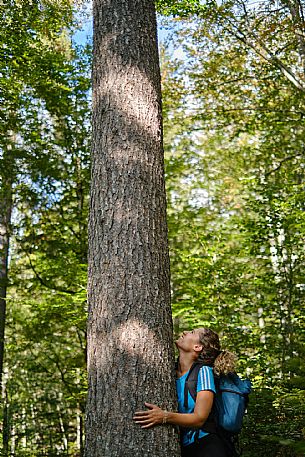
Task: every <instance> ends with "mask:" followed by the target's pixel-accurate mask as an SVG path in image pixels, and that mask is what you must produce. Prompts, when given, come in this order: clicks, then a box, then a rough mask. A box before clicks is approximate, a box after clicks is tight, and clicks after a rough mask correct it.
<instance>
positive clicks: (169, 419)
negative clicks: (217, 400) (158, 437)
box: [165, 411, 207, 428]
mask: <svg viewBox="0 0 305 457" xmlns="http://www.w3.org/2000/svg"><path fill="white" fill-rule="evenodd" d="M165 414H166V415H165V418H166V419H165V422H166V423H168V424H172V425H178V426H179V427H190V428H200V427H202V425H203V424H204V423H205V421H206V420H207V417H202V416H198V414H195V413H190V414H184V413H174V412H171V411H166V413H165Z"/></svg>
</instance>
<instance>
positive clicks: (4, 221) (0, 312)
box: [0, 176, 12, 392]
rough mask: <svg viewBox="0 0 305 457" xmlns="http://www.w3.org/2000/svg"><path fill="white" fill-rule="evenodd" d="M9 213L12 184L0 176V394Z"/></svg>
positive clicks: (10, 211)
mask: <svg viewBox="0 0 305 457" xmlns="http://www.w3.org/2000/svg"><path fill="white" fill-rule="evenodd" d="M11 213H12V183H11V180H10V179H7V178H5V177H3V176H2V183H1V189H0V392H1V385H2V374H3V361H4V331H5V318H6V289H7V277H8V254H9V233H10V223H11Z"/></svg>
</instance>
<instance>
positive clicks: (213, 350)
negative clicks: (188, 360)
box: [198, 327, 237, 376]
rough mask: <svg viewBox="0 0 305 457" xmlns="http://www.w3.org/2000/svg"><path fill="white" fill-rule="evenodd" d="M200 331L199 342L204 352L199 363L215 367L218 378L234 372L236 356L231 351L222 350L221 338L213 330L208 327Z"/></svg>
mask: <svg viewBox="0 0 305 457" xmlns="http://www.w3.org/2000/svg"><path fill="white" fill-rule="evenodd" d="M198 330H199V332H198V333H199V342H200V345H202V352H201V353H200V355H199V357H198V361H199V362H203V363H205V364H206V365H209V366H211V367H213V370H214V373H215V374H216V375H217V376H220V375H226V374H228V373H232V372H234V371H235V365H236V360H237V357H236V355H234V354H233V353H232V352H230V351H226V350H224V351H222V350H221V348H220V342H219V336H218V334H217V333H216V332H214V331H213V330H211V329H209V328H206V327H203V328H199V329H198Z"/></svg>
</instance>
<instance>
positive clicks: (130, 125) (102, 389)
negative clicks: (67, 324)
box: [85, 0, 180, 457]
mask: <svg viewBox="0 0 305 457" xmlns="http://www.w3.org/2000/svg"><path fill="white" fill-rule="evenodd" d="M93 105H94V106H93V154H92V183H91V210H90V220H89V321H88V322H89V323H88V370H89V394H88V403H87V421H86V449H85V455H86V457H104V456H105V457H110V456H111V457H123V456H124V457H136V456H139V457H146V456H147V457H148V456H149V457H157V456H160V457H161V456H162V457H164V456H168V457H175V456H178V455H180V453H179V445H178V438H177V431H176V430H175V429H174V427H172V426H159V427H156V428H154V429H150V430H142V429H141V428H140V427H139V426H138V425H136V424H134V423H133V421H132V416H133V413H134V411H136V410H139V409H144V401H148V402H151V403H156V404H157V405H159V406H160V407H162V408H168V409H175V408H176V400H175V397H176V396H175V386H174V376H173V374H174V366H173V359H174V354H173V344H172V320H171V309H170V280H169V257H168V246H167V226H166V200H165V187H164V170H163V150H162V127H161V125H162V123H161V89H160V70H159V60H158V49H157V32H156V17H155V10H154V2H153V0H95V2H94V66H93Z"/></svg>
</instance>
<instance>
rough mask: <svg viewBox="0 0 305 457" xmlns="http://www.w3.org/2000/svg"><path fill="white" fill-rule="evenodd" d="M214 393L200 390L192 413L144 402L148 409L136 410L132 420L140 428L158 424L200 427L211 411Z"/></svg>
mask: <svg viewBox="0 0 305 457" xmlns="http://www.w3.org/2000/svg"><path fill="white" fill-rule="evenodd" d="M213 400H214V393H213V392H212V391H211V390H201V391H200V392H198V394H197V397H196V404H195V409H194V412H193V413H190V414H184V413H173V412H170V411H164V410H162V409H161V408H159V407H158V406H156V405H152V404H150V403H145V406H147V407H148V408H149V410H148V411H137V412H136V413H135V414H134V417H133V420H134V421H135V422H136V423H137V424H139V425H141V428H150V427H153V426H155V425H159V424H166V423H167V424H172V425H179V427H189V428H200V427H202V425H203V424H204V423H205V421H206V420H207V418H208V417H209V414H210V412H211V409H212V406H213Z"/></svg>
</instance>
